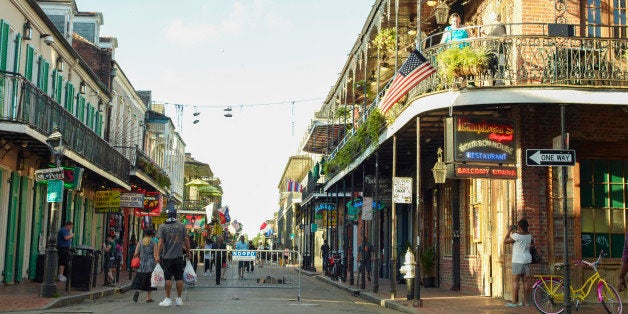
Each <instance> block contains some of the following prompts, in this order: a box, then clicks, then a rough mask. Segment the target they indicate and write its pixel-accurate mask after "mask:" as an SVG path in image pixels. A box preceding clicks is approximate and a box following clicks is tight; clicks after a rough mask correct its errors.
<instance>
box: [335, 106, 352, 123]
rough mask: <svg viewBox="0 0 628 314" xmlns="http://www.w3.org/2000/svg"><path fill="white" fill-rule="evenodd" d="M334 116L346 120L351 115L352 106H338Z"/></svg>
mask: <svg viewBox="0 0 628 314" xmlns="http://www.w3.org/2000/svg"><path fill="white" fill-rule="evenodd" d="M334 117H336V119H338V120H345V119H348V118H350V117H351V108H350V107H349V106H338V107H336V111H335V112H334Z"/></svg>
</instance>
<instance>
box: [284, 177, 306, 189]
mask: <svg viewBox="0 0 628 314" xmlns="http://www.w3.org/2000/svg"><path fill="white" fill-rule="evenodd" d="M286 191H288V192H303V187H302V186H301V183H299V182H296V181H293V180H290V179H286Z"/></svg>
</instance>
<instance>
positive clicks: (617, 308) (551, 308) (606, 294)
mask: <svg viewBox="0 0 628 314" xmlns="http://www.w3.org/2000/svg"><path fill="white" fill-rule="evenodd" d="M603 254H604V252H600V256H599V257H598V258H597V261H595V262H593V263H591V262H587V261H584V260H580V261H574V264H576V265H583V264H584V265H587V266H590V267H591V268H593V270H594V271H595V272H594V273H593V274H592V275H591V276H589V278H587V280H586V281H585V282H584V283H583V284H582V286H581V287H580V288H579V289H577V290H574V288H573V286H570V287H569V288H570V289H571V301H572V304H574V305H575V308H576V310H578V307H579V306H580V304H581V303H582V302H584V300H585V299H586V298H587V297H588V296H589V294H590V293H591V291H593V286H594V285H595V286H596V287H597V289H596V291H597V299H598V301H599V302H600V303H602V305H603V306H604V308H605V309H606V311H607V312H608V313H621V312H622V304H621V298H620V297H619V292H617V289H615V287H613V286H612V285H611V284H610V283H608V282H606V280H604V278H602V276H601V275H600V273H599V272H598V270H597V266H598V265H599V264H600V261H601V260H602V255H603ZM559 266H560V265H559ZM534 277H535V278H536V279H537V281H536V283H535V284H534V286H532V289H533V292H532V297H533V299H534V305H535V306H536V308H537V309H538V310H539V311H541V312H542V313H548V314H550V313H552V314H553V313H561V312H563V311H564V310H565V307H564V300H565V297H564V296H565V295H564V285H563V283H564V282H563V276H554V275H535V276H534Z"/></svg>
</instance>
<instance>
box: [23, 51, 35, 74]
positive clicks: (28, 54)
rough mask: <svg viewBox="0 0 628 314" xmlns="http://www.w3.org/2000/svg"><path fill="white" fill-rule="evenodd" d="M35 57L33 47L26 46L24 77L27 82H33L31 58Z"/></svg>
mask: <svg viewBox="0 0 628 314" xmlns="http://www.w3.org/2000/svg"><path fill="white" fill-rule="evenodd" d="M34 55H35V48H33V46H31V45H28V46H26V64H25V65H24V76H25V77H26V79H27V80H29V81H31V82H32V81H33V56H34Z"/></svg>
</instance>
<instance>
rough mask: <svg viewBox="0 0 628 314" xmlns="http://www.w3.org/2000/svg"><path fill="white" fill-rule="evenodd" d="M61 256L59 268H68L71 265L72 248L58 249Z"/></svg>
mask: <svg viewBox="0 0 628 314" xmlns="http://www.w3.org/2000/svg"><path fill="white" fill-rule="evenodd" d="M57 251H58V255H59V266H66V267H67V266H68V264H69V263H70V248H69V247H61V246H60V247H57Z"/></svg>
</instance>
